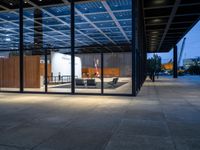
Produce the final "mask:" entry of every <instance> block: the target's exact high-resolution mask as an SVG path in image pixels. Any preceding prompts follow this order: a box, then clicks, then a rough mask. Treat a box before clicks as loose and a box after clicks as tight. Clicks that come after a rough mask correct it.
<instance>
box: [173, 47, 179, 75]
mask: <svg viewBox="0 0 200 150" xmlns="http://www.w3.org/2000/svg"><path fill="white" fill-rule="evenodd" d="M173 52H174V55H173V57H174V58H173V60H174V61H173V77H174V78H177V77H178V66H177V46H176V45H175V46H174V51H173Z"/></svg>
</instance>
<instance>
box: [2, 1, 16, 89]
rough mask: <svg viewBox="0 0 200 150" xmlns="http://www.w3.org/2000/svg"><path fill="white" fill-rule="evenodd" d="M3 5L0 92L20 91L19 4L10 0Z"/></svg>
mask: <svg viewBox="0 0 200 150" xmlns="http://www.w3.org/2000/svg"><path fill="white" fill-rule="evenodd" d="M1 4H2V5H3V6H4V7H2V8H0V10H1V11H0V91H19V48H18V47H19V11H18V10H19V3H18V2H16V1H14V0H10V1H9V2H6V1H5V2H1ZM12 8H15V10H11V9H12Z"/></svg>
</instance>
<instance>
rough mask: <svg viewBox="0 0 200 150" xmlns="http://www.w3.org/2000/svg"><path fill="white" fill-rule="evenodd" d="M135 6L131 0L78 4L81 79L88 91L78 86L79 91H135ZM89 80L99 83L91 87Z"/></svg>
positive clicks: (78, 43)
mask: <svg viewBox="0 0 200 150" xmlns="http://www.w3.org/2000/svg"><path fill="white" fill-rule="evenodd" d="M131 5H132V4H131V1H130V0H107V1H103V0H102V1H101V0H99V1H87V2H81V3H80V2H77V3H76V4H75V14H76V16H75V29H76V34H75V39H76V42H75V47H76V52H77V53H79V54H77V55H76V56H78V57H79V58H80V59H81V62H82V78H81V79H78V81H80V82H82V84H83V85H84V88H83V89H84V90H83V89H80V88H78V87H77V88H76V92H78V93H82V92H87V93H101V88H103V89H102V91H104V93H107V94H131V93H132V80H131V76H132V53H131V51H132V49H131V42H132V15H131V13H132V11H131V10H132V9H131ZM77 41H78V42H77ZM101 54H103V55H102V57H103V58H102V59H101ZM100 60H104V61H103V62H101V61H100ZM96 61H97V62H96ZM97 64H98V65H97ZM102 65H103V68H101V66H102ZM101 72H102V73H103V78H104V79H103V80H102V78H101ZM88 79H90V80H91V79H92V80H93V82H94V85H97V86H96V87H95V86H94V88H91V87H89V86H87V81H88ZM102 81H104V83H103V85H104V86H103V87H101V86H100V85H102V84H101V82H102ZM98 85H99V86H98Z"/></svg>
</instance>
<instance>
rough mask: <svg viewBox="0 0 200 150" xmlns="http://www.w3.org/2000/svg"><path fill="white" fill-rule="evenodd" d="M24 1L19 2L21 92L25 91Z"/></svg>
mask: <svg viewBox="0 0 200 150" xmlns="http://www.w3.org/2000/svg"><path fill="white" fill-rule="evenodd" d="M23 4H24V2H23V0H20V1H19V66H20V68H19V72H20V73H19V81H20V84H19V89H20V92H21V93H23V91H24V45H23V44H24V37H23V36H24V33H23V32H24V31H23V29H24V23H23V15H24V14H23Z"/></svg>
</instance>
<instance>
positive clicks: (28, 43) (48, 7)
mask: <svg viewBox="0 0 200 150" xmlns="http://www.w3.org/2000/svg"><path fill="white" fill-rule="evenodd" d="M131 2H132V1H130V0H106V1H104V0H96V1H81V2H80V1H79V2H76V3H75V9H74V11H75V18H74V19H75V20H74V22H75V24H74V25H71V7H70V6H71V4H70V2H67V1H59V2H55V1H53V0H49V1H33V0H28V1H24V14H23V25H24V26H23V36H24V38H23V41H24V43H23V46H24V51H23V63H24V64H23V73H24V78H23V83H24V85H23V86H24V91H31V92H56V93H71V92H72V70H74V71H75V72H74V76H73V79H74V86H75V89H74V91H75V93H92V94H95V93H96V94H104V93H105V94H131V91H132V78H131V76H132V48H131V43H132V32H131V31H132V24H131V23H132V15H131V14H132V8H131V5H132V4H131ZM6 3H7V5H8V6H9V5H10V8H9V9H6V10H5V11H0V36H2V40H1V41H0V44H1V47H0V71H1V72H0V81H1V82H0V88H1V90H9V91H10V90H19V68H20V66H19V49H18V47H19V15H18V10H17V9H16V8H17V7H16V5H17V4H16V3H13V4H11V3H10V4H9V2H6ZM4 5H5V6H6V4H4ZM11 8H12V10H13V11H9V10H10V9H11ZM72 28H74V30H75V37H74V41H75V43H74V45H73V46H74V51H72V49H71V42H72V41H71V40H73V39H71V37H73V36H71V29H72ZM72 54H74V55H72ZM71 56H75V57H74V67H73V68H71V67H72V66H71V65H72V60H73V58H72V57H71ZM5 64H6V65H10V66H6V65H5ZM5 68H6V69H5ZM10 68H11V69H10ZM9 69H10V70H9ZM12 71H14V72H12ZM5 74H6V75H5ZM9 74H10V75H9ZM7 78H8V79H7Z"/></svg>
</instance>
